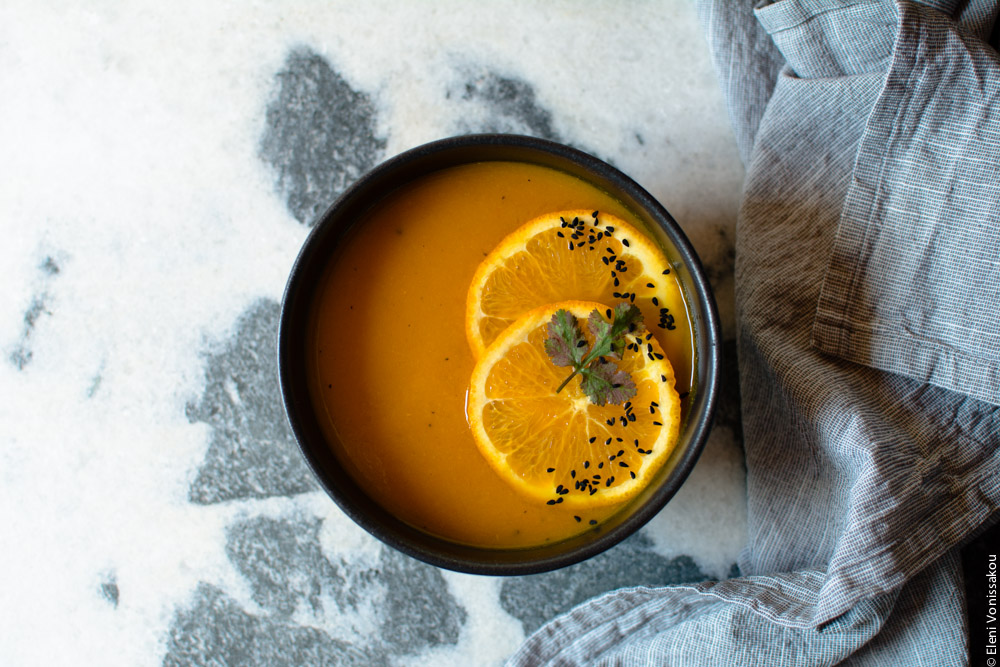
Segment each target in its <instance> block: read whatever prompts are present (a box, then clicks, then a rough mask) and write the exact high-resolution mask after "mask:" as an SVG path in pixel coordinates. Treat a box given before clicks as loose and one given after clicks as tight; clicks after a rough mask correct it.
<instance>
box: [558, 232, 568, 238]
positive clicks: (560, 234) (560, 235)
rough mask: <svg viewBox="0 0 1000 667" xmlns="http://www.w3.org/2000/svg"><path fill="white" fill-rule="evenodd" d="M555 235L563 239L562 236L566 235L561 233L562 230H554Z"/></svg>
mask: <svg viewBox="0 0 1000 667" xmlns="http://www.w3.org/2000/svg"><path fill="white" fill-rule="evenodd" d="M556 236H558V237H559V238H561V239H564V238H566V235H565V234H563V233H562V232H556Z"/></svg>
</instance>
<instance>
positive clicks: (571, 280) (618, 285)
mask: <svg viewBox="0 0 1000 667" xmlns="http://www.w3.org/2000/svg"><path fill="white" fill-rule="evenodd" d="M669 273H670V264H669V262H668V261H667V258H666V257H665V256H664V255H663V252H662V251H661V250H660V249H659V247H658V246H657V245H656V244H655V243H653V241H651V240H650V239H649V238H648V237H647V236H646V235H645V234H643V233H642V232H640V231H639V230H638V229H636V228H635V227H633V226H632V225H630V224H628V223H627V222H625V221H624V220H622V219H620V218H618V217H616V216H613V215H610V214H607V213H598V212H597V211H583V210H573V211H561V212H557V213H549V214H546V215H543V216H540V217H538V218H535V219H534V220H532V221H530V222H528V223H526V224H525V225H523V226H521V227H520V228H518V229H517V230H515V231H514V232H512V233H511V234H509V235H508V236H507V237H506V238H504V239H503V240H502V241H501V242H500V244H499V245H497V247H496V248H494V250H493V251H492V252H491V253H490V254H489V255H487V257H486V259H484V260H483V262H482V263H481V264H480V265H479V268H478V269H477V270H476V273H475V275H474V276H473V278H472V283H471V285H470V287H469V293H468V297H467V299H466V307H465V333H466V337H467V338H468V340H469V346H470V347H471V348H472V352H473V355H474V356H475V357H476V358H477V359H478V358H479V357H480V356H481V355H482V354H483V351H484V350H485V349H486V347H487V346H488V345H489V344H490V343H491V342H493V341H494V340H495V339H496V338H497V336H499V335H500V332H502V331H503V330H504V329H506V328H507V327H508V326H509V325H510V324H511V323H512V322H513V321H514V320H516V319H517V318H518V317H520V316H521V314H522V313H525V312H527V311H529V310H531V309H532V308H537V307H538V306H542V305H545V304H547V303H556V302H558V301H564V300H567V299H579V300H583V301H597V302H600V303H618V302H619V301H622V300H626V301H631V302H632V303H634V304H635V305H636V306H638V307H639V310H641V311H642V316H643V319H644V320H645V322H646V326H647V327H650V328H651V330H652V331H654V333H655V334H656V338H657V339H659V341H660V343H661V345H665V346H666V339H665V337H664V336H661V335H660V334H662V333H663V329H665V328H670V327H672V326H673V315H671V314H670V313H671V312H673V313H676V312H680V311H682V310H683V308H684V306H683V299H682V297H681V294H680V290H679V288H678V286H677V283H676V281H675V280H673V276H670V277H669V278H668V277H667V274H669Z"/></svg>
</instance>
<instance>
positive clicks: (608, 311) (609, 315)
mask: <svg viewBox="0 0 1000 667" xmlns="http://www.w3.org/2000/svg"><path fill="white" fill-rule="evenodd" d="M604 314H605V315H607V316H608V318H609V319H610V318H611V309H610V308H608V309H607V310H606V311H604Z"/></svg>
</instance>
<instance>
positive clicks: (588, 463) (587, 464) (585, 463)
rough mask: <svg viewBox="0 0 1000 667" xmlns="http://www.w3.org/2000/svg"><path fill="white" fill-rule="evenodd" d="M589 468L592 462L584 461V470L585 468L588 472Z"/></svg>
mask: <svg viewBox="0 0 1000 667" xmlns="http://www.w3.org/2000/svg"><path fill="white" fill-rule="evenodd" d="M589 467H590V461H584V462H583V468H584V470H586V469H587V468H589Z"/></svg>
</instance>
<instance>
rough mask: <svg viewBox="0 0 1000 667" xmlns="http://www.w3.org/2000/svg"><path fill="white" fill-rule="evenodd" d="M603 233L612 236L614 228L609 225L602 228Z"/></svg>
mask: <svg viewBox="0 0 1000 667" xmlns="http://www.w3.org/2000/svg"><path fill="white" fill-rule="evenodd" d="M604 231H606V232H607V233H608V234H614V233H615V228H614V227H612V226H611V225H608V226H607V227H605V228H604Z"/></svg>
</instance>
